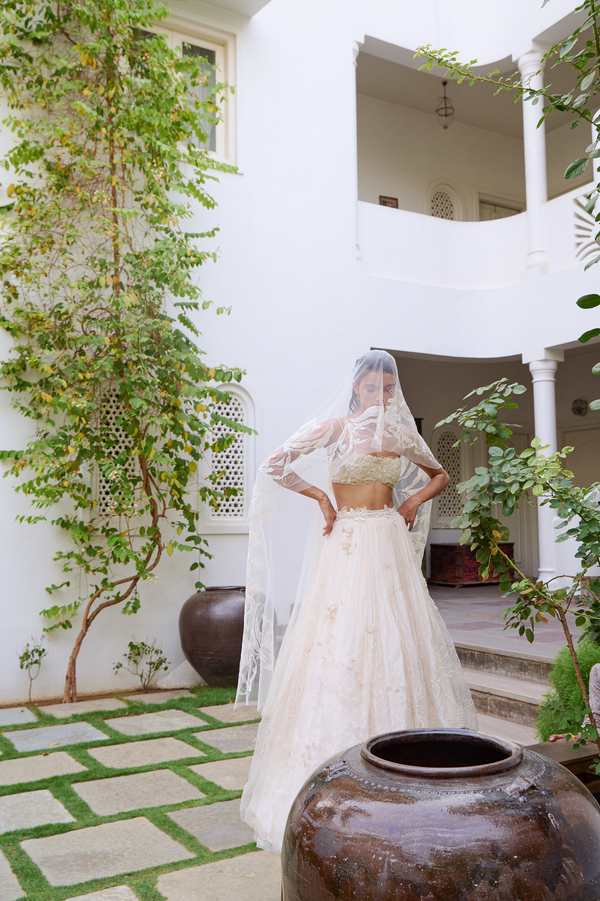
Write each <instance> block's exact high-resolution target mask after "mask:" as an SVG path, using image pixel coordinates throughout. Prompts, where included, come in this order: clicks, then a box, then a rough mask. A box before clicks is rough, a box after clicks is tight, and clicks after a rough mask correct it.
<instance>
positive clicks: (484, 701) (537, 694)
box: [456, 643, 552, 745]
mask: <svg viewBox="0 0 600 901" xmlns="http://www.w3.org/2000/svg"><path fill="white" fill-rule="evenodd" d="M456 650H457V653H458V656H459V658H460V661H461V664H462V667H463V671H464V674H465V676H466V679H467V682H468V685H469V688H470V689H471V695H472V697H473V702H474V704H475V708H476V710H477V713H478V717H479V728H480V731H482V732H487V733H489V734H490V735H496V736H498V737H500V738H507V739H509V740H511V741H514V742H517V743H518V744H521V745H530V744H534V743H535V742H536V741H537V738H536V734H535V728H534V727H535V721H536V718H537V715H538V707H539V704H540V702H541V700H542V698H543V696H544V695H545V694H546V692H547V691H548V673H549V672H550V668H551V665H552V663H551V660H549V659H547V658H544V657H539V656H537V655H535V654H523V653H514V652H509V651H500V650H492V649H486V648H482V647H475V646H472V645H467V644H461V643H458V644H457V645H456Z"/></svg>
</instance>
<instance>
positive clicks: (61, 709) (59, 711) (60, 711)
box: [38, 698, 127, 719]
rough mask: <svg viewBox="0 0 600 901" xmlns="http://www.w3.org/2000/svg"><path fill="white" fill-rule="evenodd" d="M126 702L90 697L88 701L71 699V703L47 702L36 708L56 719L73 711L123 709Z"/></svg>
mask: <svg viewBox="0 0 600 901" xmlns="http://www.w3.org/2000/svg"><path fill="white" fill-rule="evenodd" d="M126 708H127V704H125V702H124V701H119V700H118V698H91V699H90V700H89V701H73V702H72V703H71V704H48V705H47V706H46V707H40V708H38V709H39V710H41V711H42V712H43V713H49V714H50V716H55V717H57V718H58V719H65V718H66V717H68V716H73V715H74V714H75V713H96V711H98V710H99V711H102V710H124V709H126Z"/></svg>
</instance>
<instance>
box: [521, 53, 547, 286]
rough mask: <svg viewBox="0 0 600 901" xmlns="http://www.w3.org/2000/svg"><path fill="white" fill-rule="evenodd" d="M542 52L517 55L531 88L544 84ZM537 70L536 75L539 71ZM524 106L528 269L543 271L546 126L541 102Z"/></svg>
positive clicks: (523, 102) (544, 248) (528, 102)
mask: <svg viewBox="0 0 600 901" xmlns="http://www.w3.org/2000/svg"><path fill="white" fill-rule="evenodd" d="M543 55H544V54H543V51H541V50H530V51H529V52H528V53H525V54H524V55H523V56H521V57H519V62H518V65H519V72H520V73H521V77H522V79H523V82H524V84H525V85H527V86H529V87H531V88H532V89H533V90H538V89H539V88H541V87H543V83H544V81H543V74H542V72H541V69H542V67H543V66H542V57H543ZM538 73H539V74H538ZM522 105H523V150H524V154H525V195H526V199H527V244H528V248H527V268H528V269H534V268H536V267H537V268H538V269H539V270H540V271H542V272H543V271H545V269H546V266H547V261H546V241H545V237H544V222H543V213H544V204H545V203H546V201H547V200H548V187H547V184H546V128H545V123H542V124H541V125H540V127H539V128H538V127H537V124H538V122H539V120H540V118H541V116H542V106H543V103H542V101H541V100H540V101H538V103H536V104H535V106H534V105H533V103H532V102H531V100H525V99H523V101H522Z"/></svg>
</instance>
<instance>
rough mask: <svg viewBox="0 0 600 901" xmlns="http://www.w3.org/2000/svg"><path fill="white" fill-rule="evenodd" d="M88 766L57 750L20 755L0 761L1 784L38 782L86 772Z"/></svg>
mask: <svg viewBox="0 0 600 901" xmlns="http://www.w3.org/2000/svg"><path fill="white" fill-rule="evenodd" d="M84 772H87V771H86V768H85V767H84V766H82V765H81V764H80V763H77V761H76V760H73V758H72V757H71V756H70V755H69V754H67V752H66V751H55V752H54V754H48V756H47V757H45V756H43V755H42V756H38V757H20V758H18V759H17V760H3V761H0V785H18V783H19V782H36V781H37V780H38V779H52V777H53V776H64V775H67V774H69V773H84Z"/></svg>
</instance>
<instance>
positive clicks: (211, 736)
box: [194, 723, 259, 754]
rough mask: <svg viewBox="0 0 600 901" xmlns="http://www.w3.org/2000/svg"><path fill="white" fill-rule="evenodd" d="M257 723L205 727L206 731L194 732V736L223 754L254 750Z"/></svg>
mask: <svg viewBox="0 0 600 901" xmlns="http://www.w3.org/2000/svg"><path fill="white" fill-rule="evenodd" d="M258 725H259V724H258V723H249V724H248V725H247V726H231V727H230V728H229V729H207V731H206V732H196V733H194V738H197V739H198V740H199V741H201V742H204V744H207V745H210V746H211V747H212V748H218V749H219V751H222V752H223V753H224V754H233V753H238V752H240V751H254V748H255V745H256V736H257V734H258Z"/></svg>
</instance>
